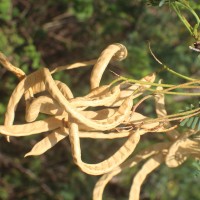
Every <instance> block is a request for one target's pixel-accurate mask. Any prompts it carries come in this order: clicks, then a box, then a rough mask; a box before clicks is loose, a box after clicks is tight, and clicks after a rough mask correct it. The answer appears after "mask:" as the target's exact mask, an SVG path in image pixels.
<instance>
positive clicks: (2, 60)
mask: <svg viewBox="0 0 200 200" xmlns="http://www.w3.org/2000/svg"><path fill="white" fill-rule="evenodd" d="M0 63H1V64H2V65H3V67H5V68H6V69H7V70H8V71H10V72H12V73H13V74H15V76H17V78H19V80H22V79H23V78H24V77H25V76H26V74H25V73H24V72H23V71H22V70H21V69H20V68H18V67H15V66H14V65H12V64H11V63H10V62H9V61H8V59H7V58H6V56H5V55H4V54H3V53H2V52H0Z"/></svg>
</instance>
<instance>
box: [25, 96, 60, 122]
mask: <svg viewBox="0 0 200 200" xmlns="http://www.w3.org/2000/svg"><path fill="white" fill-rule="evenodd" d="M39 113H44V114H48V115H63V114H64V110H63V109H61V108H60V106H59V104H58V103H57V102H56V101H55V100H53V99H52V98H50V97H49V96H47V95H46V96H40V97H38V98H35V99H34V100H33V101H32V102H31V104H30V105H29V107H28V108H27V109H26V116H25V119H26V121H27V122H32V121H35V120H36V119H37V117H38V115H39Z"/></svg>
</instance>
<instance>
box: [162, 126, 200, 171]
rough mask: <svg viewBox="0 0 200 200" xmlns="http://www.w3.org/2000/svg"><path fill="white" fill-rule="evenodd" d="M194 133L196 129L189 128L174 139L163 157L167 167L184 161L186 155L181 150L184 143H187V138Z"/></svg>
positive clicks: (172, 166) (175, 165)
mask: <svg viewBox="0 0 200 200" xmlns="http://www.w3.org/2000/svg"><path fill="white" fill-rule="evenodd" d="M195 133H196V131H194V130H190V131H188V132H185V133H184V134H183V135H181V136H179V138H178V139H177V140H176V141H174V143H173V144H172V145H171V147H170V148H169V151H168V154H167V155H166V158H165V164H166V165H167V166H168V167H171V168H174V167H177V166H179V165H181V164H182V163H183V162H185V161H186V159H187V155H184V154H183V153H182V150H183V149H184V145H185V144H186V145H187V142H188V141H189V139H187V138H188V137H189V136H190V135H193V134H195Z"/></svg>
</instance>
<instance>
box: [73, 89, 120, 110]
mask: <svg viewBox="0 0 200 200" xmlns="http://www.w3.org/2000/svg"><path fill="white" fill-rule="evenodd" d="M119 93H120V89H119V85H117V86H115V87H114V88H112V89H111V90H110V91H108V92H107V93H105V94H103V95H100V96H98V97H93V98H85V97H79V98H75V99H71V100H70V101H69V102H70V103H71V105H72V106H74V107H88V106H92V107H96V106H107V105H110V104H112V103H113V102H114V101H115V100H116V99H117V98H118V96H119Z"/></svg>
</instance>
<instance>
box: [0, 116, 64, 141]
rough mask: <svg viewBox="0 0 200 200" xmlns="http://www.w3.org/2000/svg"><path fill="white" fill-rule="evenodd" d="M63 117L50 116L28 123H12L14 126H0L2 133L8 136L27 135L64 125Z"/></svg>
mask: <svg viewBox="0 0 200 200" xmlns="http://www.w3.org/2000/svg"><path fill="white" fill-rule="evenodd" d="M62 119H63V117H62V116H61V117H50V118H47V119H44V120H40V121H36V122H32V123H28V124H20V125H12V126H0V133H1V134H3V135H8V136H15V137H19V136H26V135H33V134H38V133H42V132H47V131H51V130H54V129H57V128H59V127H62V126H63V121H62Z"/></svg>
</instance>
